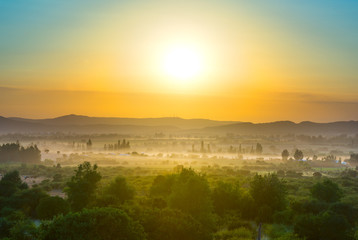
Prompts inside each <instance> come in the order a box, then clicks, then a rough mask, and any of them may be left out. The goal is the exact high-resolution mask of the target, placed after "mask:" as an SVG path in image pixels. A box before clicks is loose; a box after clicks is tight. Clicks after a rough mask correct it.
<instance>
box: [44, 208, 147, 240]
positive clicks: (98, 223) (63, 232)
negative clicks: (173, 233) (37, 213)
mask: <svg viewBox="0 0 358 240" xmlns="http://www.w3.org/2000/svg"><path fill="white" fill-rule="evenodd" d="M41 239H42V240H53V239H56V240H112V239H126V240H143V239H145V234H144V231H143V228H142V226H141V225H140V224H138V223H137V222H135V221H133V220H132V219H131V218H129V217H128V215H127V214H126V213H124V212H123V211H121V210H118V209H115V208H94V209H84V210H82V211H81V212H76V213H69V214H67V215H65V216H61V215H60V216H57V217H55V218H54V219H53V220H52V221H50V222H48V223H44V224H42V225H41Z"/></svg>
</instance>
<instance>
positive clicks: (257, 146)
mask: <svg viewBox="0 0 358 240" xmlns="http://www.w3.org/2000/svg"><path fill="white" fill-rule="evenodd" d="M262 150H263V149H262V145H261V144H260V143H257V144H256V154H262Z"/></svg>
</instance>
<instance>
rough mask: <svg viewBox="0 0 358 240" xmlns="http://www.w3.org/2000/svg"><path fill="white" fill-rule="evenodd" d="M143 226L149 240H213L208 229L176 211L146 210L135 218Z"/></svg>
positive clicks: (187, 215)
mask: <svg viewBox="0 0 358 240" xmlns="http://www.w3.org/2000/svg"><path fill="white" fill-rule="evenodd" d="M135 217H136V218H138V220H139V221H140V223H141V224H142V225H143V227H144V229H145V232H146V233H147V237H148V240H162V239H166V240H182V239H185V240H211V234H210V231H208V229H206V228H204V226H203V225H202V224H201V223H199V222H198V221H197V220H195V219H194V218H193V217H191V216H190V215H189V214H185V213H183V212H181V211H179V210H174V209H163V210H160V209H146V210H144V211H141V212H140V213H139V214H136V216H135Z"/></svg>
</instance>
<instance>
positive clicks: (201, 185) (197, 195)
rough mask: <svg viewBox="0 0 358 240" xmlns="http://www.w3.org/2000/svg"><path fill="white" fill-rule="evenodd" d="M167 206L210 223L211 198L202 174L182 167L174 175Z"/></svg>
mask: <svg viewBox="0 0 358 240" xmlns="http://www.w3.org/2000/svg"><path fill="white" fill-rule="evenodd" d="M169 206H170V207H171V208H174V209H179V210H181V211H183V212H184V213H188V214H190V215H192V216H193V217H194V218H196V219H198V220H199V221H200V222H202V223H204V222H205V225H211V224H212V216H211V213H212V209H213V205H212V200H211V192H210V188H209V184H208V182H207V180H206V178H205V177H204V176H203V175H199V174H197V173H195V172H194V171H193V170H191V169H183V170H182V172H181V173H180V174H179V175H178V176H177V177H176V181H175V183H174V184H173V187H172V193H171V195H170V196H169Z"/></svg>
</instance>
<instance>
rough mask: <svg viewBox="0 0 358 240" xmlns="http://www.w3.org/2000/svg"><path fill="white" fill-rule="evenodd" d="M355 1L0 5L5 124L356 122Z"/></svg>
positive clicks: (0, 95)
mask: <svg viewBox="0 0 358 240" xmlns="http://www.w3.org/2000/svg"><path fill="white" fill-rule="evenodd" d="M357 43H358V1H356V0H345V1H333V0H316V1H309V0H300V1H298V0H296V1H285V0H261V1H259V0H250V1H243V0H242V1H241V0H235V1H233V0H231V1H229V0H221V1H214V0H205V1H204V0H197V1H189V0H182V1H172V0H165V1H164V0H163V1H160V0H154V1H151V0H146V1H142V0H131V1H118V0H117V1H115V0H103V1H94V0H71V1H69V0H68V1H67V0H16V1H11V0H0V116H5V117H13V116H18V117H28V118H48V117H57V116H60V115H66V114H81V115H88V116H110V117H170V116H176V117H183V118H210V119H216V120H234V121H252V122H267V121H278V120H291V121H296V122H299V121H305V120H309V121H317V122H329V121H338V120H358V111H357V109H358V93H357V90H356V89H357V88H358V44H357Z"/></svg>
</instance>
